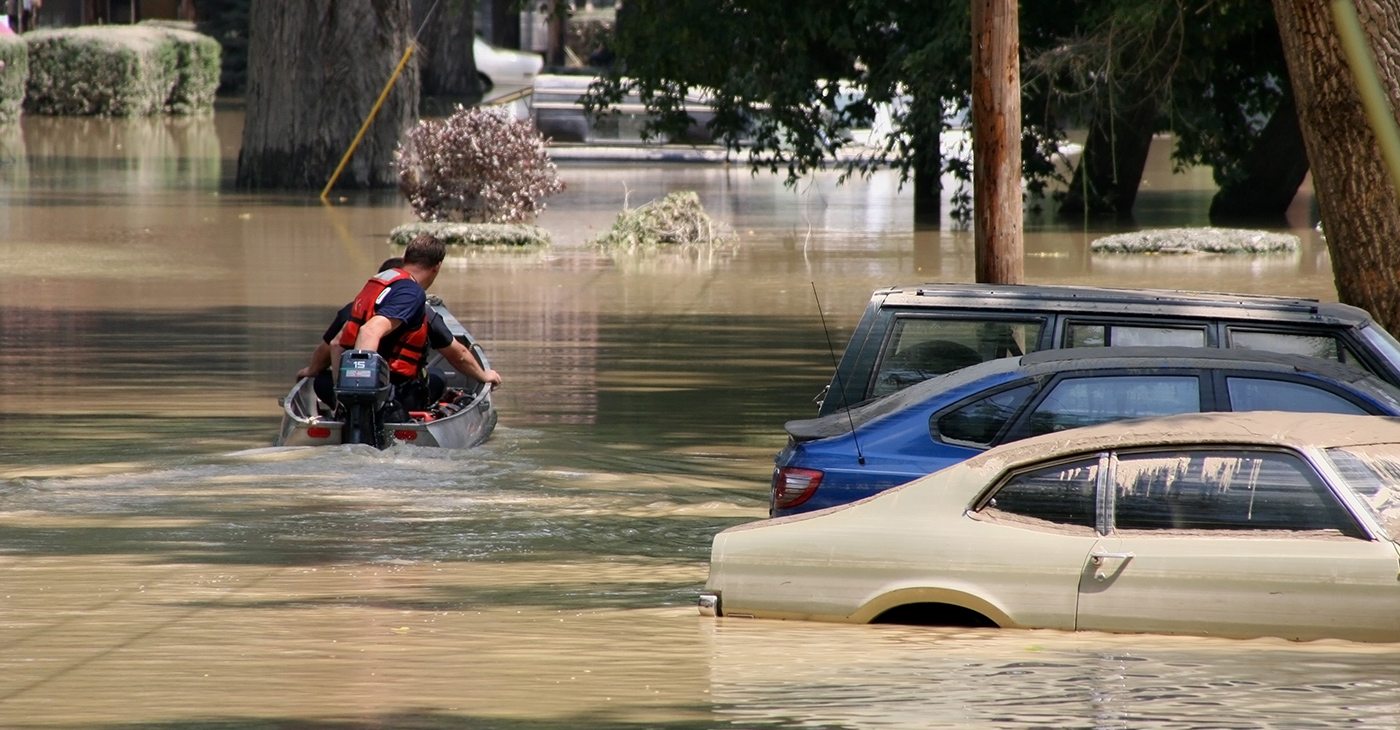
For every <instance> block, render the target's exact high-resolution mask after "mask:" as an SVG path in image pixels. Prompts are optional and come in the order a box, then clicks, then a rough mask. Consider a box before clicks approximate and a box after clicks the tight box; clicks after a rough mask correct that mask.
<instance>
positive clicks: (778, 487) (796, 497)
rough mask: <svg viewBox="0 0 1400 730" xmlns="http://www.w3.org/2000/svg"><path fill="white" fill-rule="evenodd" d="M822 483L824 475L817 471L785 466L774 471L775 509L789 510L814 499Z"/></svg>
mask: <svg viewBox="0 0 1400 730" xmlns="http://www.w3.org/2000/svg"><path fill="white" fill-rule="evenodd" d="M821 483H822V473H821V472H819V471H817V470H816V469H799V468H797V467H795V466H783V467H778V468H777V469H775V470H773V507H774V508H776V509H788V508H790V507H796V506H797V505H799V504H802V503H803V502H806V501H807V500H809V499H811V498H812V495H813V494H816V492H817V487H818V486H820V485H821Z"/></svg>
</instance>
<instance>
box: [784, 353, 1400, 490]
mask: <svg viewBox="0 0 1400 730" xmlns="http://www.w3.org/2000/svg"><path fill="white" fill-rule="evenodd" d="M1260 410H1264V411H1309V412H1322V413H1349V414H1360V415H1366V414H1370V415H1390V416H1400V390H1397V389H1395V388H1393V387H1391V386H1390V385H1388V384H1387V383H1384V382H1382V381H1381V380H1380V379H1378V378H1376V377H1374V376H1372V375H1369V374H1367V373H1366V372H1364V371H1362V370H1360V369H1357V368H1353V367H1349V366H1347V365H1343V364H1341V363H1338V362H1336V361H1327V360H1321V359H1318V358H1311V357H1302V356H1297V355H1279V354H1273V353H1260V352H1251V351H1247V350H1222V349H1216V348H1199V347H1106V348H1076V349H1068V350H1042V351H1040V352H1035V353H1031V354H1028V355H1022V356H1020V357H1010V358H1002V359H1000V360H993V361H991V362H986V363H981V364H979V365H974V366H971V367H968V368H964V369H962V370H958V371H956V372H953V373H949V374H947V375H942V376H938V377H935V378H932V379H930V380H926V381H923V382H921V383H919V384H918V385H915V386H912V387H910V388H907V389H904V390H902V391H899V392H897V393H894V394H892V395H889V396H886V397H884V398H881V399H878V400H874V401H870V402H869V403H867V404H865V405H862V406H858V407H856V408H852V409H850V410H849V411H841V412H838V413H834V414H832V415H829V416H823V417H821V418H815V419H808V420H800V421H789V422H788V423H787V425H786V428H787V432H788V435H789V440H788V445H787V447H786V448H784V449H783V450H782V451H781V452H779V453H778V455H777V456H776V457H775V462H776V468H775V469H774V471H773V480H772V484H771V487H770V502H769V512H770V514H771V515H772V516H774V517H780V516H783V515H789V514H797V513H800V512H809V511H812V510H817V509H822V508H825V507H831V506H834V505H840V504H846V503H848V502H854V501H856V500H857V499H863V498H865V497H869V496H870V495H872V494H876V493H879V492H881V491H883V490H885V489H889V488H890V487H893V486H896V485H898V484H903V483H904V482H907V481H910V480H911V479H916V478H918V477H921V476H923V475H925V474H930V473H932V472H935V471H937V470H939V469H942V468H944V467H946V466H949V465H951V464H954V463H957V462H959V461H963V460H964V459H968V458H971V457H973V456H976V455H977V454H980V453H982V452H983V451H986V450H987V449H989V448H991V447H993V446H996V445H998V444H1003V443H1009V442H1011V441H1018V440H1021V439H1024V438H1028V437H1031V436H1038V435H1040V434H1045V433H1051V432H1055V431H1063V430H1065V429H1070V428H1078V427H1082V426H1090V425H1094V424H1098V423H1105V422H1109V421H1121V420H1125V419H1130V418H1142V417H1146V416H1164V415H1171V414H1175V413H1193V412H1199V411H1260Z"/></svg>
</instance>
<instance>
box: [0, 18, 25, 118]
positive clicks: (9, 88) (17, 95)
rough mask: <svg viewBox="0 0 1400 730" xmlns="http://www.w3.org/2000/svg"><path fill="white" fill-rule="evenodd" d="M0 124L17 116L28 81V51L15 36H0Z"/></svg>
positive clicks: (18, 37)
mask: <svg viewBox="0 0 1400 730" xmlns="http://www.w3.org/2000/svg"><path fill="white" fill-rule="evenodd" d="M0 64H4V68H0V124H4V123H5V122H8V121H13V120H14V119H15V118H16V117H18V116H19V110H20V105H21V104H22V103H23V102H24V84H25V82H26V81H28V80H29V50H28V47H27V46H26V45H25V42H24V39H23V38H21V37H20V36H17V35H0Z"/></svg>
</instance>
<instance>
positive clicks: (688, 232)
mask: <svg viewBox="0 0 1400 730" xmlns="http://www.w3.org/2000/svg"><path fill="white" fill-rule="evenodd" d="M733 238H734V235H733V233H732V232H730V231H729V230H728V229H727V228H726V227H725V226H724V224H722V223H716V222H715V221H714V220H713V219H711V218H710V216H709V215H708V214H706V213H705V208H704V206H702V205H701V204H700V196H699V195H697V194H696V193H695V192H694V191H691V190H681V191H677V192H674V193H671V194H669V195H667V196H666V197H664V198H662V199H660V200H653V201H651V202H650V203H647V204H645V205H642V206H641V207H638V208H627V207H626V203H624V204H623V211H622V212H621V213H619V214H618V216H617V220H616V221H614V222H613V225H612V227H611V228H609V229H608V230H606V231H603V232H602V233H600V234H598V236H596V237H595V238H593V239H592V241H591V243H593V244H595V245H598V246H603V247H605V248H611V249H627V250H635V249H639V248H651V247H656V246H662V245H676V246H681V247H686V246H717V245H723V244H725V243H727V242H729V241H730V240H732V239H733Z"/></svg>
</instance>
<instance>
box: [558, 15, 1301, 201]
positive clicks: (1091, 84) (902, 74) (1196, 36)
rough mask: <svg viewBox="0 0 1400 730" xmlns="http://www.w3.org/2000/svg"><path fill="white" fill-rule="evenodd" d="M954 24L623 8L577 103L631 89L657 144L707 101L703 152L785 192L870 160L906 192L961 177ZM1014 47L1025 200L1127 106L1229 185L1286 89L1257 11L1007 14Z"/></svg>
mask: <svg viewBox="0 0 1400 730" xmlns="http://www.w3.org/2000/svg"><path fill="white" fill-rule="evenodd" d="M969 13H970V4H969V3H968V2H967V1H966V0H931V1H922V2H921V1H919V0H849V1H839V0H810V1H809V2H804V3H802V4H801V5H800V6H793V5H792V4H791V3H788V2H785V0H725V1H724V2H720V3H715V2H712V1H711V0H628V2H626V3H625V4H624V5H623V7H622V9H621V10H620V11H619V14H618V21H617V28H616V40H615V45H614V50H615V51H616V53H617V57H618V62H617V63H616V64H614V66H613V68H612V69H611V70H610V72H609V74H608V75H607V76H605V77H604V78H602V79H600V80H599V82H597V83H595V84H594V86H593V87H592V89H591V90H590V93H589V95H588V96H587V97H585V103H586V105H587V106H588V108H589V109H590V111H592V112H594V113H599V114H605V113H607V112H608V109H610V108H612V107H615V106H616V105H617V104H619V103H621V101H622V100H623V98H624V97H625V96H626V95H627V94H628V93H636V94H637V95H638V96H639V97H640V98H641V100H642V101H643V102H644V103H645V104H646V105H647V107H648V110H649V112H650V113H651V114H652V115H653V119H652V121H650V122H649V123H648V131H649V133H650V134H652V135H653V136H657V137H662V138H664V137H667V136H675V135H678V134H680V133H682V132H683V131H684V130H685V129H686V128H687V127H688V126H689V125H690V124H691V123H693V121H694V120H693V117H692V114H691V113H690V111H691V110H689V109H687V108H686V106H685V104H684V99H685V96H686V94H687V93H693V92H702V93H707V94H709V95H710V97H711V98H712V100H713V102H712V103H713V106H714V108H715V111H716V116H715V118H714V120H713V121H712V122H709V124H708V126H709V128H710V130H711V131H712V132H714V133H715V137H716V139H718V140H720V141H721V142H723V143H724V144H726V145H728V146H729V147H730V148H732V149H734V150H736V151H747V152H748V155H749V157H748V160H749V163H750V165H751V166H752V167H753V168H754V169H756V170H757V169H768V170H771V171H774V172H777V171H780V170H785V171H786V173H787V176H788V182H789V183H794V182H795V181H796V180H797V179H798V178H799V177H800V176H801V175H804V174H806V173H807V172H808V171H810V170H813V169H820V168H823V167H825V166H828V165H832V164H835V165H837V166H839V167H840V168H841V169H842V170H843V172H844V173H845V175H843V179H844V177H846V176H849V175H851V174H864V173H868V172H869V171H870V170H872V169H874V168H875V167H876V166H879V165H883V164H886V163H893V164H896V165H898V166H899V168H900V169H901V171H902V173H903V175H904V178H905V179H908V176H909V174H910V172H911V170H915V169H918V170H920V171H924V170H930V169H932V170H942V171H947V172H951V173H952V174H953V175H954V176H956V177H959V178H962V179H964V180H967V179H969V178H970V177H971V167H970V165H969V164H968V158H967V157H966V156H965V155H964V156H961V157H957V156H955V157H953V158H952V159H947V160H941V159H940V156H939V151H938V135H939V133H940V132H941V131H943V130H944V129H945V127H946V125H947V122H946V120H947V118H948V117H949V115H950V114H956V113H960V112H965V111H967V109H968V108H969V102H970V99H969V94H970V89H969V82H970V77H971V73H970V58H971V21H970V17H969ZM1020 33H1021V37H1020V40H1021V47H1022V59H1023V67H1022V79H1023V89H1024V96H1023V102H1022V114H1023V118H1022V128H1023V130H1024V131H1023V137H1022V160H1023V165H1024V173H1025V175H1026V178H1027V180H1028V183H1029V187H1030V190H1031V192H1032V193H1033V194H1034V193H1039V192H1042V191H1043V190H1044V188H1045V185H1046V183H1047V181H1049V180H1051V179H1053V178H1055V177H1056V176H1057V164H1056V163H1057V161H1058V162H1060V163H1061V164H1062V162H1063V161H1062V160H1059V159H1058V148H1059V146H1060V143H1061V142H1062V141H1063V140H1064V137H1065V135H1064V129H1065V128H1067V127H1071V126H1077V127H1082V126H1084V125H1086V124H1087V122H1088V115H1089V114H1090V113H1091V110H1093V109H1095V108H1102V107H1104V106H1107V107H1108V108H1116V107H1121V106H1127V105H1132V104H1138V103H1141V101H1142V100H1143V99H1144V98H1150V99H1156V100H1157V101H1158V102H1159V103H1160V105H1161V110H1160V114H1159V116H1158V119H1157V122H1156V125H1157V128H1156V129H1155V130H1154V131H1162V130H1167V129H1170V130H1172V131H1174V132H1176V133H1177V135H1178V138H1179V145H1180V146H1179V147H1178V149H1177V151H1176V159H1177V160H1178V162H1179V163H1181V164H1194V163H1206V164H1211V165H1213V166H1214V167H1215V169H1216V172H1217V179H1225V178H1228V177H1230V175H1231V174H1233V173H1232V172H1231V170H1232V169H1233V168H1232V166H1234V165H1237V164H1238V161H1239V159H1240V158H1241V157H1242V156H1243V154H1244V153H1245V152H1246V151H1247V150H1248V149H1249V147H1250V146H1251V145H1252V143H1253V138H1254V135H1255V134H1256V133H1257V131H1258V130H1259V129H1260V127H1261V126H1262V125H1263V123H1264V122H1265V121H1266V120H1267V117H1268V115H1269V114H1270V113H1272V110H1273V109H1274V108H1276V106H1277V104H1278V100H1279V98H1280V95H1281V90H1282V89H1283V88H1285V87H1286V86H1287V77H1286V72H1285V69H1284V65H1283V55H1282V50H1281V48H1280V46H1279V41H1278V32H1277V29H1276V27H1275V25H1274V21H1273V15H1272V8H1271V5H1270V2H1269V0H1166V1H1165V2H1164V1H1163V0H1106V1H1104V2H1088V1H1087V0H1044V1H1043V2H1033V3H1031V2H1023V3H1020ZM881 103H892V104H893V112H894V123H895V128H896V130H897V131H898V134H895V135H893V136H892V137H890V139H889V141H888V144H887V145H886V147H885V148H884V149H882V150H877V151H874V152H870V151H862V152H861V153H860V154H857V155H855V156H853V157H848V158H846V159H844V160H843V161H841V162H839V163H834V162H833V160H835V159H836V155H837V153H838V152H843V151H845V152H849V151H850V150H849V144H850V143H849V139H848V132H849V130H851V129H855V128H861V127H864V126H868V125H869V124H870V122H871V120H872V118H873V117H874V114H875V110H876V106H875V105H877V104H881ZM966 202H967V201H966V198H964V207H965V206H966Z"/></svg>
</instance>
